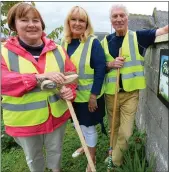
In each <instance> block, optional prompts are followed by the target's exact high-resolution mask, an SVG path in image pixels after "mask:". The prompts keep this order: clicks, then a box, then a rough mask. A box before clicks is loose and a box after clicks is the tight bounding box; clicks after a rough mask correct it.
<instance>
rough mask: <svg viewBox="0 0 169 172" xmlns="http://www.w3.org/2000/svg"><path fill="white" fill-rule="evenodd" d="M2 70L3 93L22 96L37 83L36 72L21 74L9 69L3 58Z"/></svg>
mask: <svg viewBox="0 0 169 172" xmlns="http://www.w3.org/2000/svg"><path fill="white" fill-rule="evenodd" d="M1 72H2V73H1V93H2V95H8V96H14V97H21V96H23V95H24V94H25V93H26V92H28V91H30V90H32V89H33V88H34V87H35V86H36V85H37V82H36V78H35V74H20V73H17V72H13V71H9V70H8V68H7V66H6V63H5V61H4V59H3V58H2V61H1Z"/></svg>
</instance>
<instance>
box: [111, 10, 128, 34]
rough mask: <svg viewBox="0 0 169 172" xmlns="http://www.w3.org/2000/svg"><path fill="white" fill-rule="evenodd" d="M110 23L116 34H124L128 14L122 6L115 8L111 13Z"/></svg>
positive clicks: (126, 27)
mask: <svg viewBox="0 0 169 172" xmlns="http://www.w3.org/2000/svg"><path fill="white" fill-rule="evenodd" d="M111 23H112V26H113V28H114V29H115V31H116V34H117V36H124V35H125V34H126V32H127V29H128V16H127V14H126V13H125V11H124V10H123V9H122V8H115V9H113V11H112V13H111Z"/></svg>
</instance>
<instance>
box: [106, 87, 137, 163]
mask: <svg viewBox="0 0 169 172" xmlns="http://www.w3.org/2000/svg"><path fill="white" fill-rule="evenodd" d="M138 100H139V91H138V90H136V91H132V92H119V93H118V98H117V106H116V121H115V126H114V127H115V129H114V137H113V144H112V145H113V152H112V161H113V163H114V164H115V165H117V166H120V165H121V164H122V162H123V154H122V151H121V150H126V149H127V141H128V139H129V137H130V136H131V135H132V133H133V124H134V119H135V114H136V111H137V106H138ZM105 102H106V109H107V114H108V119H109V127H110V129H111V123H112V114H113V103H114V95H109V94H105Z"/></svg>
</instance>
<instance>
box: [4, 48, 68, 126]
mask: <svg viewBox="0 0 169 172" xmlns="http://www.w3.org/2000/svg"><path fill="white" fill-rule="evenodd" d="M1 53H2V56H3V57H4V60H5V62H6V64H7V67H8V69H9V71H15V72H19V73H21V74H25V73H38V71H37V69H36V68H35V66H34V65H33V64H32V62H31V61H29V60H27V59H25V58H24V57H22V56H19V55H17V54H15V53H14V52H12V51H10V50H8V49H7V48H5V47H4V45H2V46H1ZM65 58H66V57H65V53H64V51H63V50H62V47H61V46H59V45H57V49H55V50H53V51H49V52H47V53H46V64H45V70H44V73H47V72H64V66H65ZM2 97H3V100H2V107H3V120H4V123H5V125H7V126H34V125H38V124H41V123H44V122H45V121H46V120H47V119H48V117H49V108H48V104H49V105H50V107H51V113H52V115H53V116H54V117H61V116H62V115H63V114H64V112H66V110H67V109H68V107H67V104H66V102H65V101H64V100H62V99H61V98H60V97H59V95H58V94H57V91H56V90H51V91H49V90H48V91H41V90H40V88H38V87H36V88H34V89H33V90H31V91H30V92H28V93H26V94H24V95H23V96H22V97H14V96H8V95H3V96H2Z"/></svg>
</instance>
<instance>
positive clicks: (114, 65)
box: [107, 57, 125, 69]
mask: <svg viewBox="0 0 169 172" xmlns="http://www.w3.org/2000/svg"><path fill="white" fill-rule="evenodd" d="M124 60H125V58H124V57H116V59H115V60H114V61H112V62H107V67H108V68H109V69H113V68H121V67H123V65H124Z"/></svg>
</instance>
